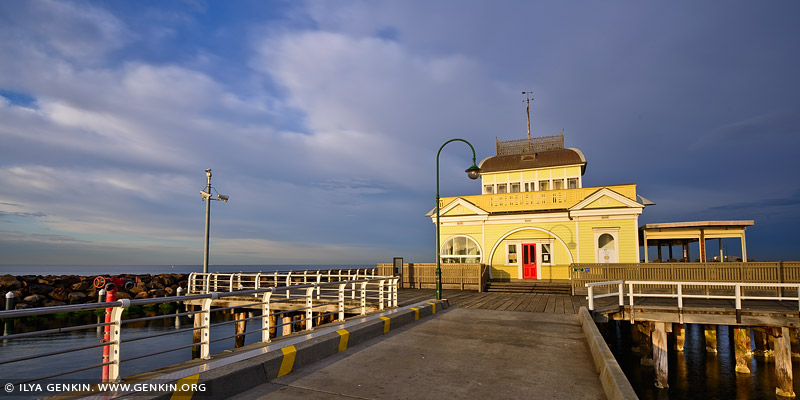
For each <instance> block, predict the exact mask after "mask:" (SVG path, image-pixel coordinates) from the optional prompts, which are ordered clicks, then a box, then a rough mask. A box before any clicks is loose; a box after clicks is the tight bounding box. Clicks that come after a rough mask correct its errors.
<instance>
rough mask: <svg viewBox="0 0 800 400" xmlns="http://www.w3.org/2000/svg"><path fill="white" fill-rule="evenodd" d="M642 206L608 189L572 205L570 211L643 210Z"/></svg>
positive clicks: (603, 189)
mask: <svg viewBox="0 0 800 400" xmlns="http://www.w3.org/2000/svg"><path fill="white" fill-rule="evenodd" d="M643 207H644V205H642V204H640V203H637V202H635V201H633V200H631V199H629V198H627V197H625V196H623V195H621V194H619V193H617V192H615V191H613V190H611V189H609V188H602V189H600V190H598V191H596V192H594V193H592V194H590V195H589V196H587V197H586V198H585V199H583V200H581V201H580V202H579V203H578V204H576V205H574V206H573V207H572V208H570V210H572V211H575V210H587V209H598V208H643Z"/></svg>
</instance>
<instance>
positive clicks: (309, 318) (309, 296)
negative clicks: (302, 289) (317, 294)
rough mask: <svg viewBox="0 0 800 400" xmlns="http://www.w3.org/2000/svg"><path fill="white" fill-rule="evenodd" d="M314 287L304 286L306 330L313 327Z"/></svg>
mask: <svg viewBox="0 0 800 400" xmlns="http://www.w3.org/2000/svg"><path fill="white" fill-rule="evenodd" d="M313 296H314V287H309V288H306V330H307V331H310V330H312V329H314V327H313V326H312V325H314V312H313V311H312V310H313V309H314V297H313Z"/></svg>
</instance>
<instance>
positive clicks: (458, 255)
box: [441, 236, 481, 263]
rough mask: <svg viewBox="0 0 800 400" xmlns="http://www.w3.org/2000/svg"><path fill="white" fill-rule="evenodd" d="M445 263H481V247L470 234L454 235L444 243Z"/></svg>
mask: <svg viewBox="0 0 800 400" xmlns="http://www.w3.org/2000/svg"><path fill="white" fill-rule="evenodd" d="M441 255H442V262H443V263H479V262H481V248H480V246H478V243H476V242H475V241H474V240H472V238H470V237H468V236H453V237H451V238H449V239H447V240H446V241H445V242H444V245H442V251H441Z"/></svg>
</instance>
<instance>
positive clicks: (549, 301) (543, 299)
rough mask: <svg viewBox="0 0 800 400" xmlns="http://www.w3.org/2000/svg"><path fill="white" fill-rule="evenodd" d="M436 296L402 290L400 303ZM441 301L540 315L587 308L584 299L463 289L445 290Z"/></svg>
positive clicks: (414, 290) (427, 290) (434, 292)
mask: <svg viewBox="0 0 800 400" xmlns="http://www.w3.org/2000/svg"><path fill="white" fill-rule="evenodd" d="M435 297H436V291H435V290H433V289H400V290H399V291H398V292H397V303H398V305H399V306H401V307H402V306H406V305H409V304H413V303H417V302H420V301H424V300H429V299H433V298H435ZM442 298H444V299H447V300H448V302H449V303H450V307H456V308H476V309H484V310H497V311H520V312H540V313H549V314H577V313H578V310H579V309H580V308H581V306H584V307H585V306H587V300H586V298H585V297H584V296H570V295H566V294H541V293H497V292H483V293H479V292H474V291H462V290H442Z"/></svg>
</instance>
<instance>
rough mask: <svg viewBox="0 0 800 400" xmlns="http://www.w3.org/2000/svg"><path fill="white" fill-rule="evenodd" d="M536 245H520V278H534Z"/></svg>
mask: <svg viewBox="0 0 800 400" xmlns="http://www.w3.org/2000/svg"><path fill="white" fill-rule="evenodd" d="M536 278H537V274H536V245H535V244H523V245H522V279H536Z"/></svg>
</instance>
